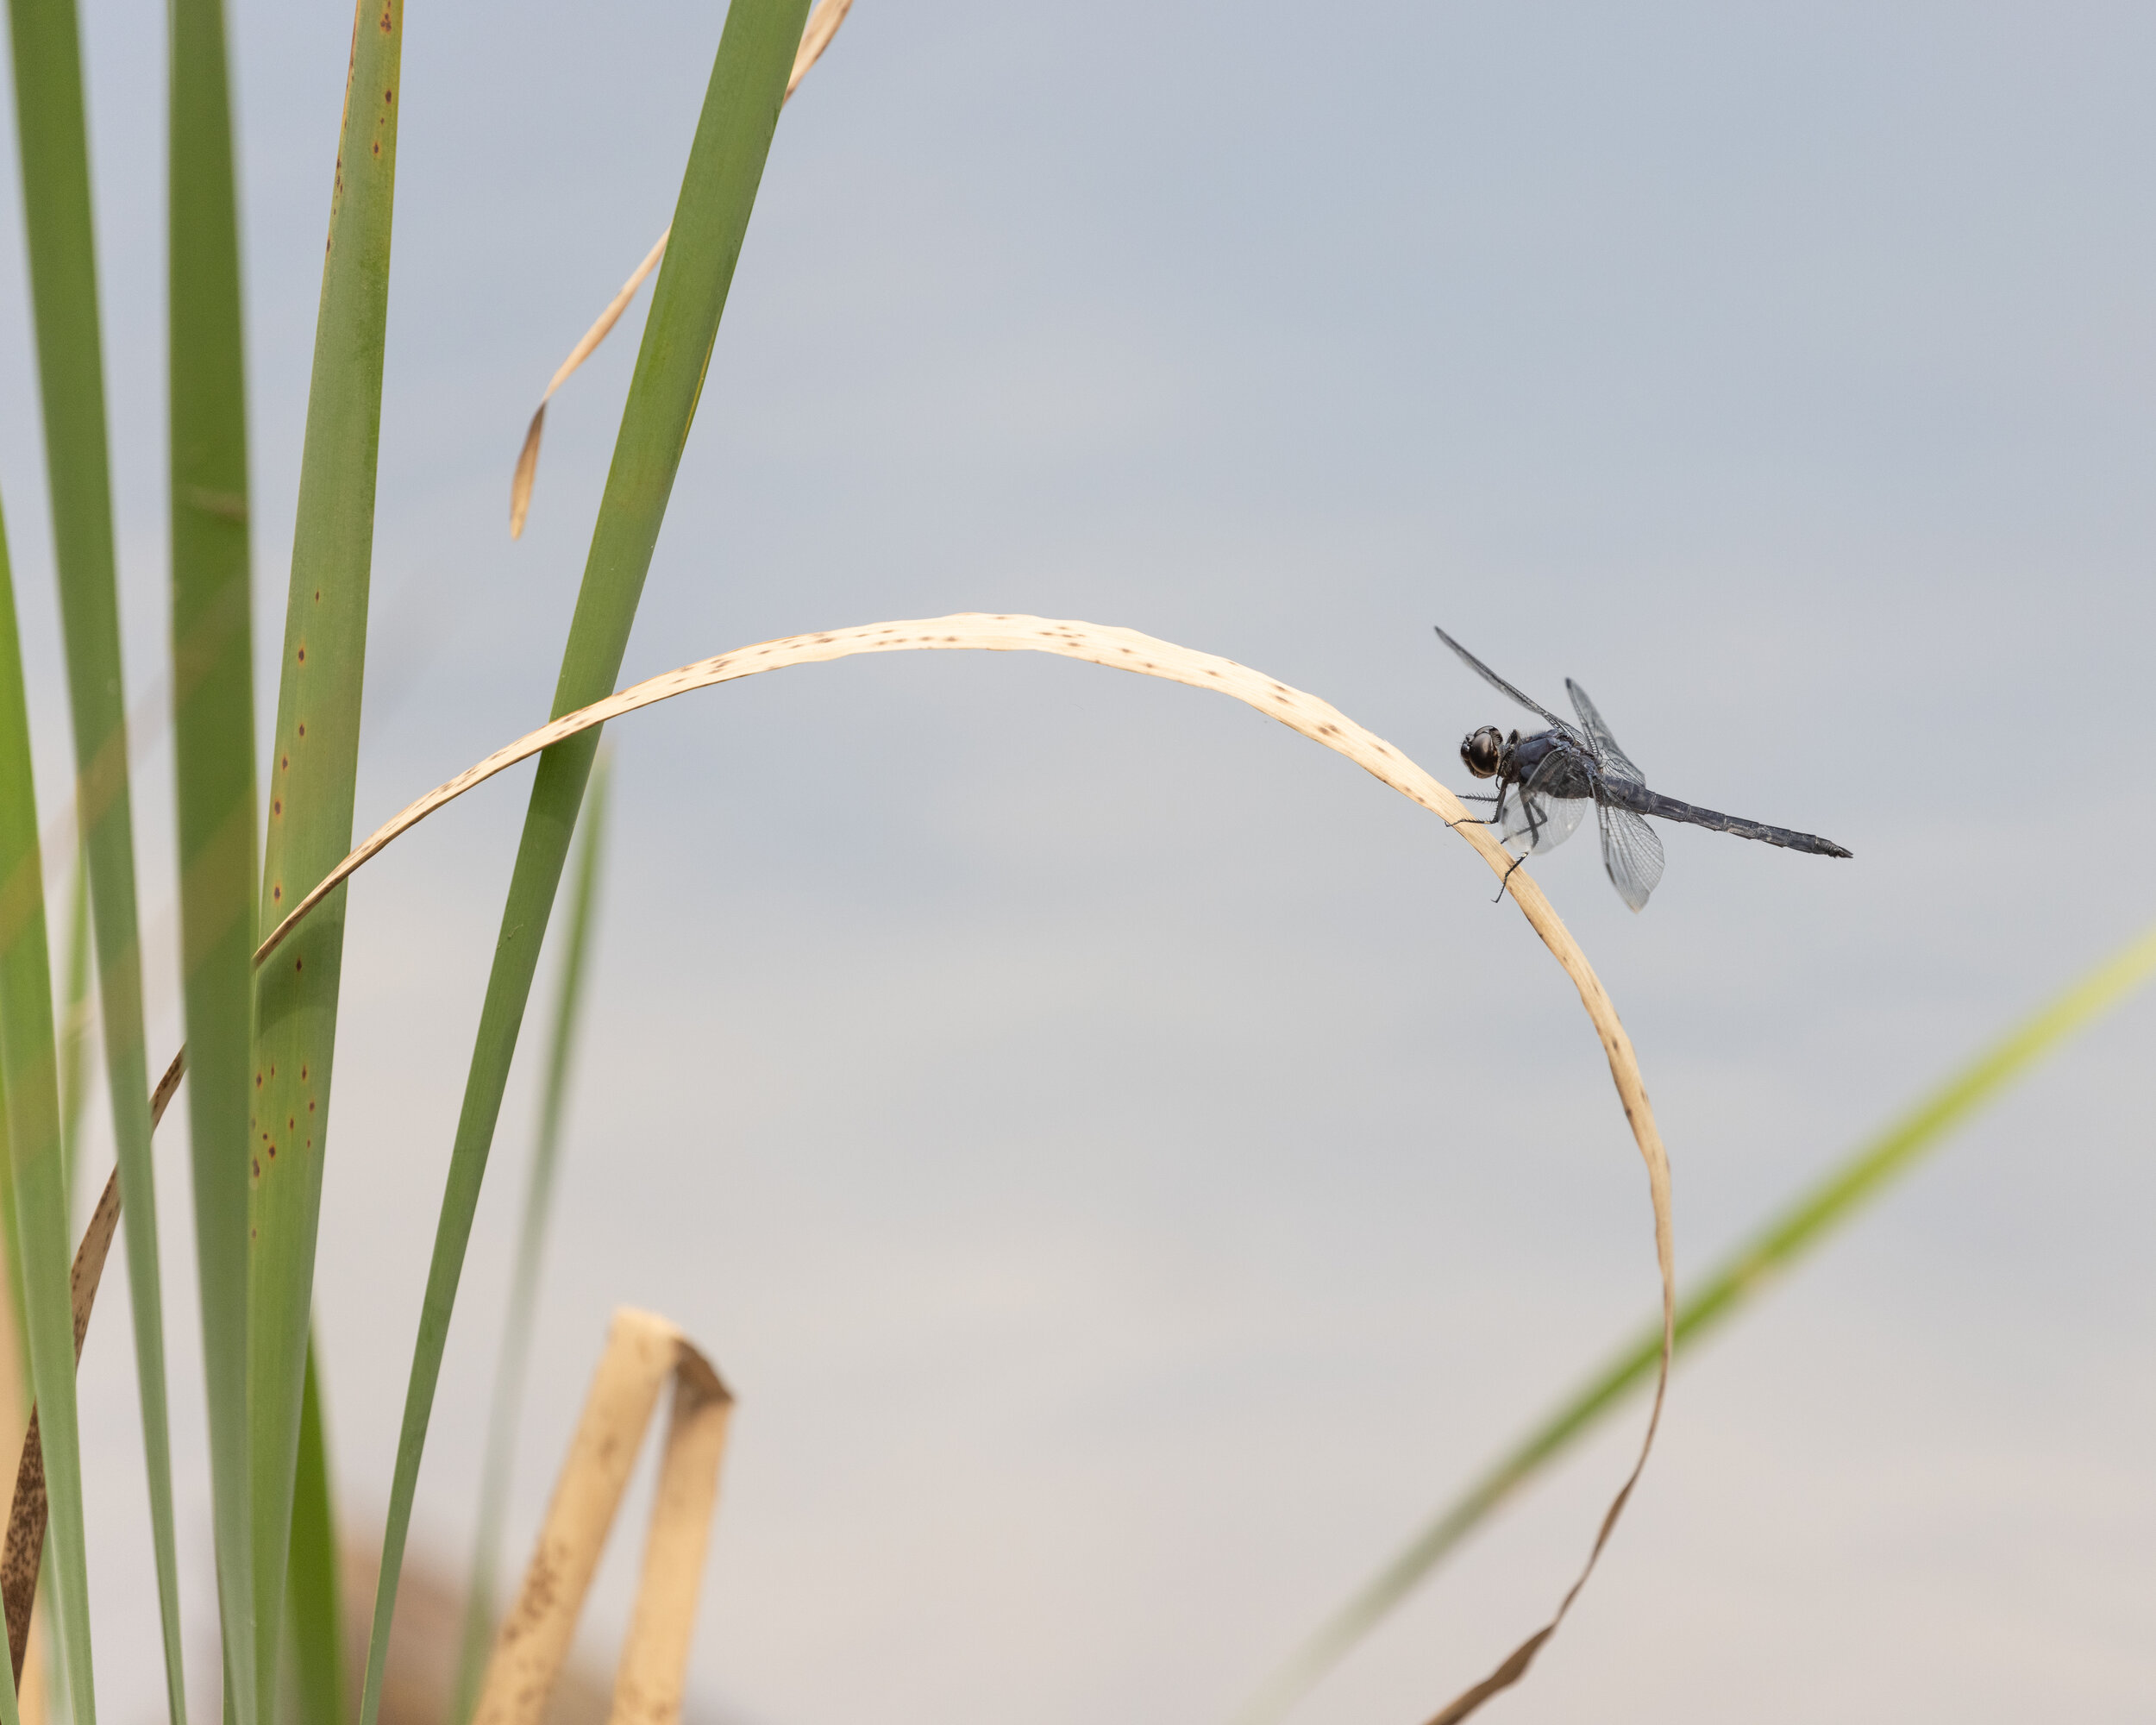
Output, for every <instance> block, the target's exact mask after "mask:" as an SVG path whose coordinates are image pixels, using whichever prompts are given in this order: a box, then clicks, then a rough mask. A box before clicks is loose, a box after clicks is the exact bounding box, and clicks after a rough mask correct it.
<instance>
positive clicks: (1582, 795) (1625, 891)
mask: <svg viewBox="0 0 2156 1725" xmlns="http://www.w3.org/2000/svg"><path fill="white" fill-rule="evenodd" d="M1438 640H1440V641H1442V642H1444V643H1445V645H1446V646H1448V647H1450V648H1451V649H1452V650H1453V651H1454V652H1455V653H1457V654H1458V655H1460V657H1461V658H1462V659H1463V660H1464V661H1465V662H1466V663H1467V666H1468V668H1469V669H1470V670H1471V671H1473V672H1474V673H1475V674H1476V675H1477V676H1479V677H1481V678H1482V681H1484V682H1486V683H1488V684H1489V686H1490V687H1492V688H1494V689H1496V690H1497V691H1499V692H1500V693H1502V694H1506V695H1509V696H1510V697H1511V698H1512V699H1514V700H1516V701H1518V702H1519V703H1520V706H1524V707H1526V709H1527V710H1528V711H1529V712H1533V713H1539V714H1540V715H1541V716H1542V717H1543V718H1545V719H1547V720H1548V721H1549V722H1550V728H1549V729H1548V730H1547V731H1536V732H1535V733H1534V735H1532V737H1522V736H1521V735H1520V733H1519V731H1514V732H1512V734H1511V735H1510V736H1507V735H1506V734H1505V733H1504V732H1502V731H1499V730H1498V728H1497V727H1496V726H1495V725H1494V724H1485V725H1482V726H1481V727H1479V728H1478V729H1476V730H1474V731H1470V732H1468V734H1467V738H1466V740H1465V741H1464V742H1463V743H1461V744H1460V759H1461V760H1462V762H1464V763H1465V764H1466V767H1467V770H1468V771H1469V772H1470V773H1472V774H1473V775H1475V776H1476V778H1478V779H1495V780H1496V781H1497V789H1496V791H1495V793H1480V792H1474V791H1470V792H1469V793H1467V800H1469V801H1470V802H1485V803H1495V805H1496V807H1495V808H1494V809H1493V810H1492V811H1491V812H1490V813H1489V817H1488V818H1487V819H1484V821H1483V825H1486V826H1494V827H1495V828H1496V829H1497V830H1498V831H1499V833H1500V834H1501V837H1502V838H1503V840H1504V844H1505V848H1506V849H1507V850H1512V851H1514V852H1516V853H1517V854H1516V855H1515V856H1514V859H1513V868H1514V869H1517V868H1518V867H1519V866H1520V863H1522V862H1525V861H1526V859H1527V858H1528V857H1529V856H1533V855H1536V854H1538V853H1539V852H1542V851H1545V850H1555V849H1557V846H1558V845H1560V844H1564V841H1565V840H1566V839H1568V838H1570V837H1571V836H1572V835H1573V834H1574V833H1575V832H1576V831H1578V830H1579V825H1580V823H1581V822H1582V821H1583V820H1584V819H1586V818H1587V810H1588V806H1589V804H1590V803H1591V804H1592V805H1593V806H1594V808H1595V819H1596V820H1597V821H1598V822H1599V823H1600V824H1601V834H1602V867H1603V868H1604V869H1608V871H1609V882H1610V885H1612V886H1613V887H1614V888H1616V889H1617V896H1618V897H1619V898H1620V899H1622V900H1624V901H1625V902H1626V904H1627V905H1629V906H1632V908H1633V910H1635V911H1640V910H1645V908H1646V907H1647V900H1648V898H1649V896H1650V895H1651V894H1652V893H1653V892H1654V889H1655V888H1656V887H1657V886H1658V885H1659V884H1660V883H1661V880H1662V841H1661V839H1660V838H1658V837H1656V835H1655V831H1654V829H1653V828H1652V827H1651V826H1649V825H1647V823H1646V821H1645V819H1642V817H1644V816H1646V815H1653V816H1655V817H1657V818H1658V819H1662V820H1681V821H1683V822H1685V823H1686V824H1687V825H1691V826H1703V827H1705V828H1707V829H1708V831H1710V832H1733V833H1735V834H1736V835H1737V836H1738V837H1739V838H1756V839H1758V840H1759V841H1760V842H1761V843H1762V844H1779V845H1781V846H1782V847H1783V849H1784V850H1802V851H1805V852H1808V854H1810V855H1812V856H1848V855H1849V854H1850V853H1849V852H1848V851H1846V850H1844V849H1843V848H1842V847H1841V846H1840V845H1839V844H1835V843H1834V842H1833V840H1832V839H1827V838H1821V837H1818V836H1817V835H1815V834H1813V833H1809V832H1792V831H1789V828H1787V827H1784V826H1769V825H1766V824H1765V823H1764V822H1763V821H1757V820H1739V819H1738V818H1737V817H1736V816H1735V815H1729V814H1719V813H1717V812H1715V811H1714V810H1713V809H1704V808H1695V807H1694V806H1692V805H1691V804H1690V803H1681V802H1679V801H1677V799H1676V798H1675V797H1665V796H1664V795H1663V794H1662V793H1660V792H1658V791H1651V790H1649V789H1648V788H1647V782H1646V775H1645V774H1643V773H1642V772H1641V771H1640V770H1639V768H1637V767H1635V766H1634V765H1633V762H1632V757H1631V756H1629V755H1627V754H1626V753H1625V751H1624V750H1622V749H1620V748H1619V747H1618V746H1617V739H1616V737H1614V736H1613V735H1611V733H1610V729H1609V726H1608V724H1605V723H1604V722H1603V720H1602V716H1601V713H1600V712H1596V711H1595V703H1594V702H1593V701H1591V700H1589V699H1588V698H1587V691H1586V690H1585V689H1583V688H1582V687H1580V686H1579V685H1578V684H1577V683H1576V682H1574V681H1572V680H1571V679H1570V677H1567V678H1566V679H1565V680H1564V687H1565V692H1566V693H1568V694H1570V696H1571V697H1572V710H1573V712H1576V713H1577V714H1578V715H1579V723H1578V724H1573V723H1572V721H1571V720H1570V719H1565V718H1558V717H1557V714H1555V713H1553V712H1551V711H1550V709H1549V708H1548V707H1546V706H1543V705H1542V703H1541V702H1540V701H1538V700H1532V699H1529V698H1528V697H1527V696H1526V695H1524V694H1522V693H1520V691H1519V690H1518V689H1516V688H1514V687H1513V686H1512V685H1511V684H1510V683H1508V682H1507V681H1505V680H1504V679H1503V678H1502V677H1501V676H1499V675H1498V674H1497V673H1496V672H1495V671H1493V670H1491V669H1490V668H1489V666H1487V665H1485V664H1484V663H1483V662H1482V661H1481V660H1480V659H1478V658H1476V656H1475V655H1473V654H1472V653H1470V652H1469V651H1468V650H1467V649H1466V648H1464V647H1463V646H1461V645H1460V643H1458V642H1457V641H1455V640H1454V639H1453V638H1452V637H1451V636H1450V635H1447V634H1446V633H1445V630H1442V629H1440V630H1438ZM1505 872H1506V875H1507V879H1509V878H1510V876H1511V873H1512V870H1511V869H1507V870H1506V871H1505Z"/></svg>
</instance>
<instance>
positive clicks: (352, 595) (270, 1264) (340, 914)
mask: <svg viewBox="0 0 2156 1725" xmlns="http://www.w3.org/2000/svg"><path fill="white" fill-rule="evenodd" d="M403 44H404V4H403V0H379V4H378V3H375V0H367V3H362V4H360V6H358V7H357V9H355V12H354V27H353V37H352V62H351V71H350V73H349V75H348V80H347V83H346V86H345V104H344V124H343V129H342V135H341V137H340V139H339V142H338V149H337V170H336V175H335V183H334V186H333V189H332V191H331V195H330V201H329V255H328V257H327V259H326V260H325V261H324V263H323V272H322V300H321V304H320V308H319V310H318V311H317V317H316V323H315V354H314V371H313V376H312V379H311V380H310V384H309V387H308V393H307V432H306V441H305V444H304V449H303V450H302V453H301V456H300V468H299V499H298V515H297V518H296V520H295V522H294V525H293V533H292V565H291V588H290V592H289V596H288V598H287V599H286V602H285V649H284V659H283V673H282V680H281V681H280V683H279V689H278V699H277V730H276V735H275V739H274V745H273V754H272V756H271V761H270V785H269V843H268V846H267V849H266V852H265V854H264V861H263V867H262V885H261V898H260V911H261V917H262V919H263V921H262V925H263V926H264V927H268V926H270V925H273V924H274V923H275V922H276V921H277V920H278V919H279V917H281V916H282V915H283V914H284V912H285V908H286V907H287V906H290V905H291V903H293V902H294V901H296V900H298V898H299V897H300V896H301V895H302V894H304V893H305V892H306V890H307V889H308V888H310V887H311V886H313V885H314V883H315V882H316V881H318V880H320V879H321V878H322V877H323V875H325V874H327V873H328V872H329V869H330V868H331V867H332V866H333V865H334V864H335V862H337V861H338V859H339V858H341V857H342V856H343V855H344V853H345V851H346V850H348V849H349V848H350V845H351V839H352V802H353V793H354V786H355V782H356V775H357V770H358V765H359V747H360V685H361V681H362V677H363V674H364V671H365V668H366V660H367V587H368V575H369V570H370V566H371V562H372V559H373V544H374V479H375V458H376V454H377V451H378V448H379V442H380V436H381V419H382V352H383V342H384V337H385V331H386V329H387V325H388V318H389V265H390V226H391V216H392V210H393V205H394V194H395V191H396V182H397V109H398V78H399V72H400V66H401V57H402V51H403ZM344 904H345V901H344V895H343V894H337V896H336V897H335V899H333V900H331V901H330V902H329V903H328V904H326V905H325V906H323V914H321V915H319V916H317V917H315V918H313V919H310V921H309V922H308V924H307V925H306V928H305V930H304V932H303V933H302V935H301V937H300V938H299V939H298V941H296V942H293V943H291V944H288V946H287V947H286V948H285V949H284V950H279V952H278V954H277V956H276V957H275V958H274V959H273V961H271V962H270V963H266V964H265V965H264V966H263V967H262V969H261V970H260V973H259V974H258V975H257V978H256V987H255V1051H254V1075H253V1076H254V1082H255V1085H256V1087H257V1088H255V1091H254V1120H252V1122H251V1124H250V1127H249V1134H248V1143H249V1145H250V1146H251V1147H252V1149H253V1151H254V1157H253V1159H252V1160H251V1161H250V1164H249V1169H248V1172H249V1176H250V1177H251V1178H252V1179H253V1181H254V1193H253V1204H252V1208H251V1220H252V1224H253V1227H254V1242H253V1247H254V1249H253V1252H252V1255H251V1258H250V1259H249V1262H248V1329H247V1348H248V1467H249V1478H250V1481H251V1484H252V1488H253V1493H254V1506H253V1510H252V1515H253V1526H252V1529H251V1534H252V1539H253V1542H254V1606H255V1624H254V1635H255V1642H254V1659H255V1670H256V1672H257V1679H256V1681H257V1687H258V1690H259V1691H260V1698H261V1700H262V1703H263V1704H264V1705H265V1706H266V1697H268V1696H269V1694H270V1693H271V1689H270V1686H271V1684H273V1682H274V1681H275V1678H276V1672H277V1655H278V1649H279V1638H280V1628H279V1620H280V1618H281V1616H282V1614H283V1609H284V1603H285V1563H286V1560H287V1559H288V1558H289V1556H290V1553H291V1513H292V1484H293V1469H294V1467H295V1466H296V1465H297V1461H298V1446H299V1427H300V1410H301V1402H302V1399H303V1395H304V1387H305V1382H306V1370H307V1333H308V1327H309V1322H310V1315H311V1313H312V1310H313V1301H314V1277H315V1237H316V1232H317V1227H318V1226H319V1223H320V1219H321V1209H322V1169H323V1156H324V1154H325V1153H326V1151H327V1150H328V1148H329V1135H328V1134H329V1086H330V1071H331V1057H332V1055H333V1053H334V1051H335V1038H336V1018H337V987H338V981H339V977H340V975H341V973H342V963H343V957H344ZM238 1725H254V1720H252V1719H250V1718H248V1716H245V1715H244V1714H243V1715H241V1717H240V1719H239V1722H238Z"/></svg>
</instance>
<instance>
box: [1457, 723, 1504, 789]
mask: <svg viewBox="0 0 2156 1725" xmlns="http://www.w3.org/2000/svg"><path fill="white" fill-rule="evenodd" d="M1504 755H1505V737H1504V733H1503V732H1501V731H1499V730H1498V728H1497V727H1496V726H1495V725H1494V724H1486V725H1484V726H1482V729H1481V730H1479V731H1469V732H1468V734H1467V740H1466V741H1465V742H1464V743H1461V744H1460V759H1461V760H1462V761H1463V762H1466V763H1467V770H1468V771H1469V772H1470V773H1472V774H1474V775H1475V776H1476V778H1478V779H1490V778H1495V776H1496V775H1497V767H1498V763H1499V762H1501V761H1502V760H1503V759H1504Z"/></svg>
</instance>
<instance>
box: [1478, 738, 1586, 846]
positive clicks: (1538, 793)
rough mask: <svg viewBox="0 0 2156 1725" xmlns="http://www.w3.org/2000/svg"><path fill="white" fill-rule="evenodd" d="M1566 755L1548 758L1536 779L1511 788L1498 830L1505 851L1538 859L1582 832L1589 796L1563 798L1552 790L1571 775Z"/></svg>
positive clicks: (1554, 755) (1539, 769)
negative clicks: (1537, 857) (1501, 836)
mask: <svg viewBox="0 0 2156 1725" xmlns="http://www.w3.org/2000/svg"><path fill="white" fill-rule="evenodd" d="M1567 765H1568V763H1567V762H1566V761H1565V758H1564V756H1563V755H1562V754H1552V755H1550V756H1546V757H1545V759H1544V761H1543V763H1542V765H1541V766H1540V767H1539V768H1537V769H1536V771H1535V775H1534V776H1533V777H1532V779H1530V780H1528V781H1527V782H1526V784H1524V785H1514V786H1512V787H1508V790H1507V795H1506V797H1505V806H1504V807H1503V808H1502V809H1501V811H1500V812H1499V816H1498V831H1499V832H1500V833H1501V834H1502V835H1503V837H1504V843H1505V848H1506V849H1507V850H1510V851H1512V852H1513V853H1514V855H1515V856H1540V855H1541V854H1542V853H1543V852H1544V851H1545V850H1556V849H1557V846H1558V845H1560V844H1564V841H1565V840H1566V839H1568V838H1570V837H1571V836H1572V835H1573V834H1574V833H1576V832H1577V831H1579V829H1580V823H1581V822H1582V821H1583V820H1584V819H1586V818H1587V806H1588V804H1589V802H1591V801H1592V800H1593V799H1592V798H1589V797H1560V796H1557V795H1556V794H1554V793H1553V791H1552V787H1553V786H1555V785H1557V784H1558V783H1560V782H1562V781H1564V780H1565V779H1566V777H1567V776H1568V775H1567V772H1566V768H1567Z"/></svg>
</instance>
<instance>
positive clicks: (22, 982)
mask: <svg viewBox="0 0 2156 1725" xmlns="http://www.w3.org/2000/svg"><path fill="white" fill-rule="evenodd" d="M18 64H19V62H18ZM45 941H46V930H45V881H44V872H43V866H42V863H41V859H40V856H39V854H38V832H37V788H36V783H35V781H34V779H33V777H32V775H31V769H30V712H29V704H28V699H27V698H26V696H25V694H24V691H23V686H22V640H21V638H20V637H19V636H18V635H17V633H16V610H15V581H14V577H13V575H12V574H11V573H10V571H9V567H8V558H7V547H6V530H5V525H4V524H0V1076H4V1081H5V1084H6V1088H7V1112H8V1139H9V1153H10V1157H11V1159H12V1162H13V1164H14V1176H15V1209H16V1233H17V1234H18V1236H19V1238H20V1242H21V1260H20V1264H21V1269H20V1273H19V1276H18V1278H17V1285H18V1287H19V1288H20V1289H21V1291H22V1315H23V1321H24V1328H25V1329H26V1330H27V1332H28V1337H29V1345H30V1349H29V1351H30V1383H31V1387H32V1388H33V1389H34V1391H35V1392H36V1396H37V1406H38V1424H39V1427H40V1428H41V1431H42V1433H43V1435H44V1446H45V1489H46V1494H47V1515H48V1516H49V1518H50V1519H49V1521H48V1522H47V1541H48V1543H47V1552H48V1553H49V1554H50V1558H51V1562H52V1571H51V1573H52V1578H53V1588H52V1592H51V1594H50V1595H49V1596H48V1597H49V1598H50V1599H51V1601H52V1603H53V1615H54V1619H55V1622H56V1623H57V1625H58V1628H59V1631H60V1649H61V1653H62V1659H63V1664H64V1665H65V1668H66V1674H67V1688H68V1692H69V1694H70V1695H71V1696H72V1697H75V1717H76V1718H78V1719H79V1720H81V1721H82V1722H84V1725H89V1722H91V1720H93V1719H95V1717H96V1712H95V1704H96V1703H95V1699H94V1696H93V1692H92V1691H91V1681H90V1577H89V1571H88V1567H87V1562H86V1553H85V1542H84V1537H83V1507H82V1455H81V1447H80V1430H79V1427H78V1422H77V1419H76V1410H75V1320H74V1310H73V1302H72V1299H71V1298H70V1296H69V1290H68V1270H69V1266H70V1261H71V1259H72V1257H73V1253H72V1251H71V1250H70V1245H71V1242H70V1241H69V1239H68V1238H67V1233H68V1228H67V1220H68V1219H67V1194H66V1191H65V1190H64V1189H63V1188H62V1186H61V1183H60V1064H59V1058H58V1057H59V1048H58V1045H57V1044H56V1043H55V1041H54V1038H53V976H52V965H51V961H50V960H49V958H48V957H47V952H46V945H45ZM6 1686H7V1685H6V1684H3V1683H0V1688H4V1687H6Z"/></svg>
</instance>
